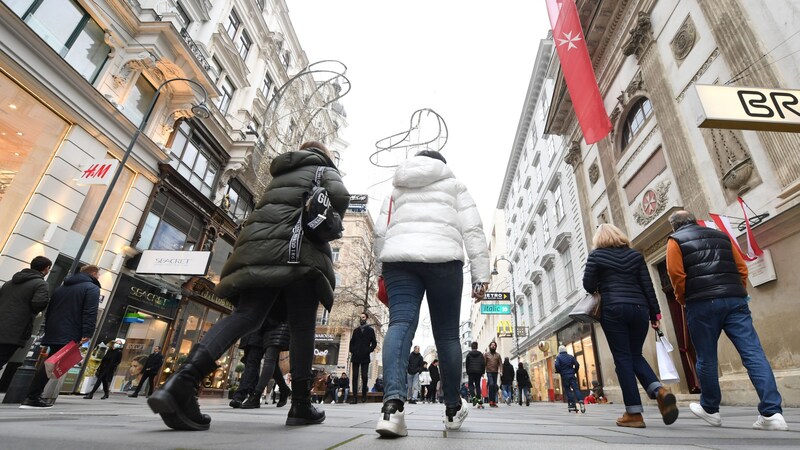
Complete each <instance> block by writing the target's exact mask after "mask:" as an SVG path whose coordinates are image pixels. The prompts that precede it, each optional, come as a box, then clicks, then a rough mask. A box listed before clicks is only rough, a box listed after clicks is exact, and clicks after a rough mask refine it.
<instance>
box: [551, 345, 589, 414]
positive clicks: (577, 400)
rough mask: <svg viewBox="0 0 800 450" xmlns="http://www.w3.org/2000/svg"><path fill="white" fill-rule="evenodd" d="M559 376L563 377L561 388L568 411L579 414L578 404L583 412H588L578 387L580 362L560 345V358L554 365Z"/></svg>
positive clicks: (557, 358) (557, 357) (558, 357)
mask: <svg viewBox="0 0 800 450" xmlns="http://www.w3.org/2000/svg"><path fill="white" fill-rule="evenodd" d="M553 366H554V369H555V371H556V373H557V374H559V375H561V388H562V391H563V392H564V398H566V399H567V405H568V411H569V412H573V411H574V412H578V408H577V407H576V406H575V405H576V404H577V405H578V406H580V408H581V412H582V413H585V412H586V407H585V406H584V404H583V393H582V392H581V389H580V387H579V386H578V376H577V374H578V369H580V368H581V365H580V363H578V360H577V359H575V357H574V356H572V355H570V354H569V353H567V347H565V346H563V345H560V346H559V347H558V356H556V362H555V364H554V365H553Z"/></svg>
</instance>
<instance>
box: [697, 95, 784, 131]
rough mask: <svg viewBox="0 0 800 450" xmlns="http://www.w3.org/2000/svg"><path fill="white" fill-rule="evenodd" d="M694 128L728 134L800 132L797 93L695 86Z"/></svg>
mask: <svg viewBox="0 0 800 450" xmlns="http://www.w3.org/2000/svg"><path fill="white" fill-rule="evenodd" d="M695 91H696V92H697V96H698V98H699V100H700V108H701V111H700V114H699V115H698V117H697V126H698V127H700V128H726V129H732V130H757V131H784V132H793V133H797V132H800V91H798V90H790V89H765V88H752V87H741V86H718V85H695Z"/></svg>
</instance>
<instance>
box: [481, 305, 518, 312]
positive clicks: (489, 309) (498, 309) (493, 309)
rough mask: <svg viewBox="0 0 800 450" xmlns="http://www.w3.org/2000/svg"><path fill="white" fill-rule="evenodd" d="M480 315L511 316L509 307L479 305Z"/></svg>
mask: <svg viewBox="0 0 800 450" xmlns="http://www.w3.org/2000/svg"><path fill="white" fill-rule="evenodd" d="M481 314H511V305H497V304H491V305H490V304H485V303H484V304H481Z"/></svg>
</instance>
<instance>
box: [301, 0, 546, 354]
mask: <svg viewBox="0 0 800 450" xmlns="http://www.w3.org/2000/svg"><path fill="white" fill-rule="evenodd" d="M286 1H287V4H288V6H289V14H290V17H291V19H292V23H293V24H294V27H295V31H296V32H297V36H298V38H299V40H300V43H301V45H302V46H303V49H304V50H305V52H306V55H307V56H308V59H309V61H310V62H315V61H319V60H323V59H337V60H339V61H342V62H343V63H344V64H345V65H347V67H348V71H347V77H348V78H349V79H350V82H351V84H352V90H351V91H350V93H349V94H348V95H347V96H345V97H343V98H342V100H341V103H342V104H343V105H344V107H345V110H346V111H347V120H348V124H349V125H348V127H347V128H346V129H344V131H343V133H342V137H343V138H344V139H345V140H346V141H348V142H349V143H350V147H349V148H348V149H347V150H346V151H345V152H344V154H343V155H342V164H341V169H342V170H343V171H344V172H345V173H346V176H345V178H344V181H345V184H346V185H347V188H348V190H349V191H350V192H351V193H359V194H363V193H367V194H369V195H370V197H371V198H370V203H371V205H370V210H371V211H372V212H373V217H375V216H376V213H377V210H378V209H379V207H380V202H381V201H382V199H383V198H384V197H385V196H386V195H388V193H389V192H390V189H391V184H390V183H389V182H387V183H383V184H381V185H378V186H377V187H374V188H371V189H368V188H369V186H371V185H373V184H374V183H377V182H379V181H382V180H385V179H387V178H390V177H391V176H392V173H393V171H392V170H390V169H377V168H375V167H374V166H372V165H371V164H370V163H369V155H370V154H371V153H373V152H374V151H375V142H376V141H377V140H379V139H382V138H384V137H387V136H389V135H392V134H395V133H397V132H400V131H403V130H406V129H407V128H408V126H409V120H410V118H411V114H412V113H413V112H414V111H415V110H417V109H420V108H426V107H427V108H431V109H433V110H435V111H436V112H437V113H439V114H440V115H442V117H443V118H444V120H445V121H446V122H447V126H448V129H449V135H450V137H449V141H448V143H447V145H446V146H445V147H444V149H443V151H442V154H443V155H444V156H445V157H446V158H447V161H448V165H449V166H450V168H451V169H452V170H453V172H454V173H455V175H456V177H458V178H459V179H460V180H461V181H462V182H464V183H465V184H466V185H467V187H468V188H469V190H470V193H471V194H472V196H473V197H474V198H475V201H476V203H477V205H478V208H479V209H480V212H481V217H482V218H483V222H484V229H485V231H486V233H487V236H488V234H489V233H490V232H491V221H492V215H493V213H494V209H495V206H496V204H497V199H498V196H499V193H500V187H501V184H502V182H503V177H504V175H505V168H506V164H507V161H508V155H509V154H510V152H511V147H512V144H513V141H514V134H515V132H516V129H517V123H518V121H519V116H520V113H521V111H522V104H523V101H524V99H525V93H526V90H527V87H528V82H529V80H530V76H531V71H532V70H533V63H534V60H535V58H536V51H537V48H538V45H539V40H540V39H543V38H544V37H545V36H546V35H547V30H548V29H549V22H548V19H547V10H546V8H545V2H544V1H543V0H541V1H532V0H502V1H496V2H486V1H477V0H461V1H457V0H427V1H425V0H405V1H391V2H390V1H387V0H383V1H367V0H347V1H345V0H341V1H331V0H286ZM467 278H468V275H467ZM466 281H469V280H466ZM465 294H467V295H468V291H466V290H465ZM468 305H469V303H467V300H465V302H464V304H463V305H462V313H461V316H462V317H466V316H467V314H468V312H469V306H468ZM426 318H427V307H426V306H423V317H421V318H420V327H419V329H418V331H417V337H416V338H415V339H414V343H415V344H420V345H421V346H422V349H423V351H424V349H425V347H426V346H427V345H428V344H432V343H433V338H432V336H431V334H430V331H429V330H427V329H425V324H426V322H425V319H426Z"/></svg>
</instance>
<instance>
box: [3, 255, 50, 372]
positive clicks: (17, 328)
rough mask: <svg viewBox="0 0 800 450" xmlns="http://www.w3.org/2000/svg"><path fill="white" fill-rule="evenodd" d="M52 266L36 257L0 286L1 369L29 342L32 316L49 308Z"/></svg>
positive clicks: (47, 261) (45, 260) (47, 260)
mask: <svg viewBox="0 0 800 450" xmlns="http://www.w3.org/2000/svg"><path fill="white" fill-rule="evenodd" d="M52 266H53V263H52V261H50V260H49V259H47V258H45V257H44V256H37V257H35V258H33V259H32V260H31V263H30V267H29V268H28V269H22V270H20V271H19V272H17V273H15V274H14V275H13V276H12V277H11V280H9V281H6V283H5V284H3V287H2V288H0V370H2V369H3V366H5V365H6V363H7V362H8V361H9V360H10V359H11V357H12V356H13V355H14V353H16V352H17V350H19V349H20V348H22V346H24V345H25V344H26V343H27V342H28V339H29V338H30V337H31V334H32V333H33V319H34V318H36V315H37V314H39V313H40V312H42V311H44V309H45V308H47V303H48V302H49V301H50V290H49V288H48V286H47V282H46V281H45V280H44V277H46V276H47V274H48V273H50V268H51V267H52Z"/></svg>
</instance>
